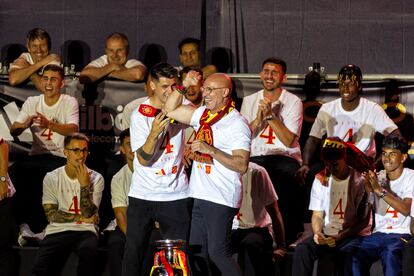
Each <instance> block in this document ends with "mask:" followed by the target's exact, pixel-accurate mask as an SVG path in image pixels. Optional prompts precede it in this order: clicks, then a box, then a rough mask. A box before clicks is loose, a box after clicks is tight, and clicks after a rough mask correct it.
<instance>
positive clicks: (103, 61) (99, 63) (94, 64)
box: [85, 55, 108, 68]
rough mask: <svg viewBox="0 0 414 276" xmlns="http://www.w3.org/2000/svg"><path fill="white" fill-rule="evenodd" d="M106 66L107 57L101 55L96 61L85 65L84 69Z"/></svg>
mask: <svg viewBox="0 0 414 276" xmlns="http://www.w3.org/2000/svg"><path fill="white" fill-rule="evenodd" d="M107 64H108V57H107V56H106V55H102V56H100V57H99V58H97V59H94V60H92V61H91V62H90V63H89V64H88V65H86V67H85V68H87V67H97V68H99V67H104V66H105V65H107Z"/></svg>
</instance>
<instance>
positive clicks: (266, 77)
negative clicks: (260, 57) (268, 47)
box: [260, 63, 286, 92]
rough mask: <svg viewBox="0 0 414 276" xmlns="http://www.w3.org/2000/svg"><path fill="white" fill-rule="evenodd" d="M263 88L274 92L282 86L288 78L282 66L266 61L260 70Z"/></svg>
mask: <svg viewBox="0 0 414 276" xmlns="http://www.w3.org/2000/svg"><path fill="white" fill-rule="evenodd" d="M260 79H261V80H262V85H263V89H264V90H265V91H267V92H273V91H275V90H276V89H278V88H281V86H282V83H283V82H284V81H285V80H286V75H285V72H283V69H282V66H281V65H279V64H275V63H265V65H263V68H262V71H261V72H260Z"/></svg>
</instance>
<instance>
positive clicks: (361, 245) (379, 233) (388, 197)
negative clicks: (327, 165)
mask: <svg viewBox="0 0 414 276" xmlns="http://www.w3.org/2000/svg"><path fill="white" fill-rule="evenodd" d="M408 148H409V146H408V144H407V142H406V141H405V140H404V138H402V137H386V138H385V139H384V141H383V143H382V154H381V161H382V164H383V165H384V169H385V171H380V172H379V173H378V174H377V173H375V172H374V171H373V170H369V171H367V172H366V173H364V174H363V177H364V178H365V190H366V191H367V192H368V193H369V194H370V195H369V198H370V202H371V203H372V204H373V205H374V211H375V217H374V220H375V227H374V229H373V231H372V234H371V235H369V236H366V237H359V238H356V239H354V240H353V241H351V242H350V243H348V244H347V245H346V246H345V247H344V248H342V251H343V252H346V253H347V254H346V255H347V256H346V259H345V260H346V262H345V274H346V275H354V276H355V275H356V276H358V275H368V274H369V269H370V267H371V265H372V264H373V263H374V262H375V261H377V260H378V259H380V260H381V263H382V269H383V272H384V275H385V276H391V275H401V273H402V251H403V247H404V242H406V241H407V240H409V239H410V238H411V235H410V223H411V217H410V210H411V201H412V195H413V187H414V186H413V183H414V171H413V170H411V169H408V168H404V162H405V160H406V159H407V157H408V154H407V151H408ZM371 203H370V204H371Z"/></svg>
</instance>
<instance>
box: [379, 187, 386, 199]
mask: <svg viewBox="0 0 414 276" xmlns="http://www.w3.org/2000/svg"><path fill="white" fill-rule="evenodd" d="M386 195H387V190H385V189H382V191H381V193H380V194H379V197H380V198H384V196H386Z"/></svg>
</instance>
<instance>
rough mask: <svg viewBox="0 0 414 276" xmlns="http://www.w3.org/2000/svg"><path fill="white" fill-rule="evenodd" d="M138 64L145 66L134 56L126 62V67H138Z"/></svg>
mask: <svg viewBox="0 0 414 276" xmlns="http://www.w3.org/2000/svg"><path fill="white" fill-rule="evenodd" d="M136 66H143V67H145V65H144V64H143V63H142V62H141V61H139V60H137V59H133V58H131V59H128V60H127V62H126V63H125V67H126V68H131V67H136ZM145 68H146V67H145Z"/></svg>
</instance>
